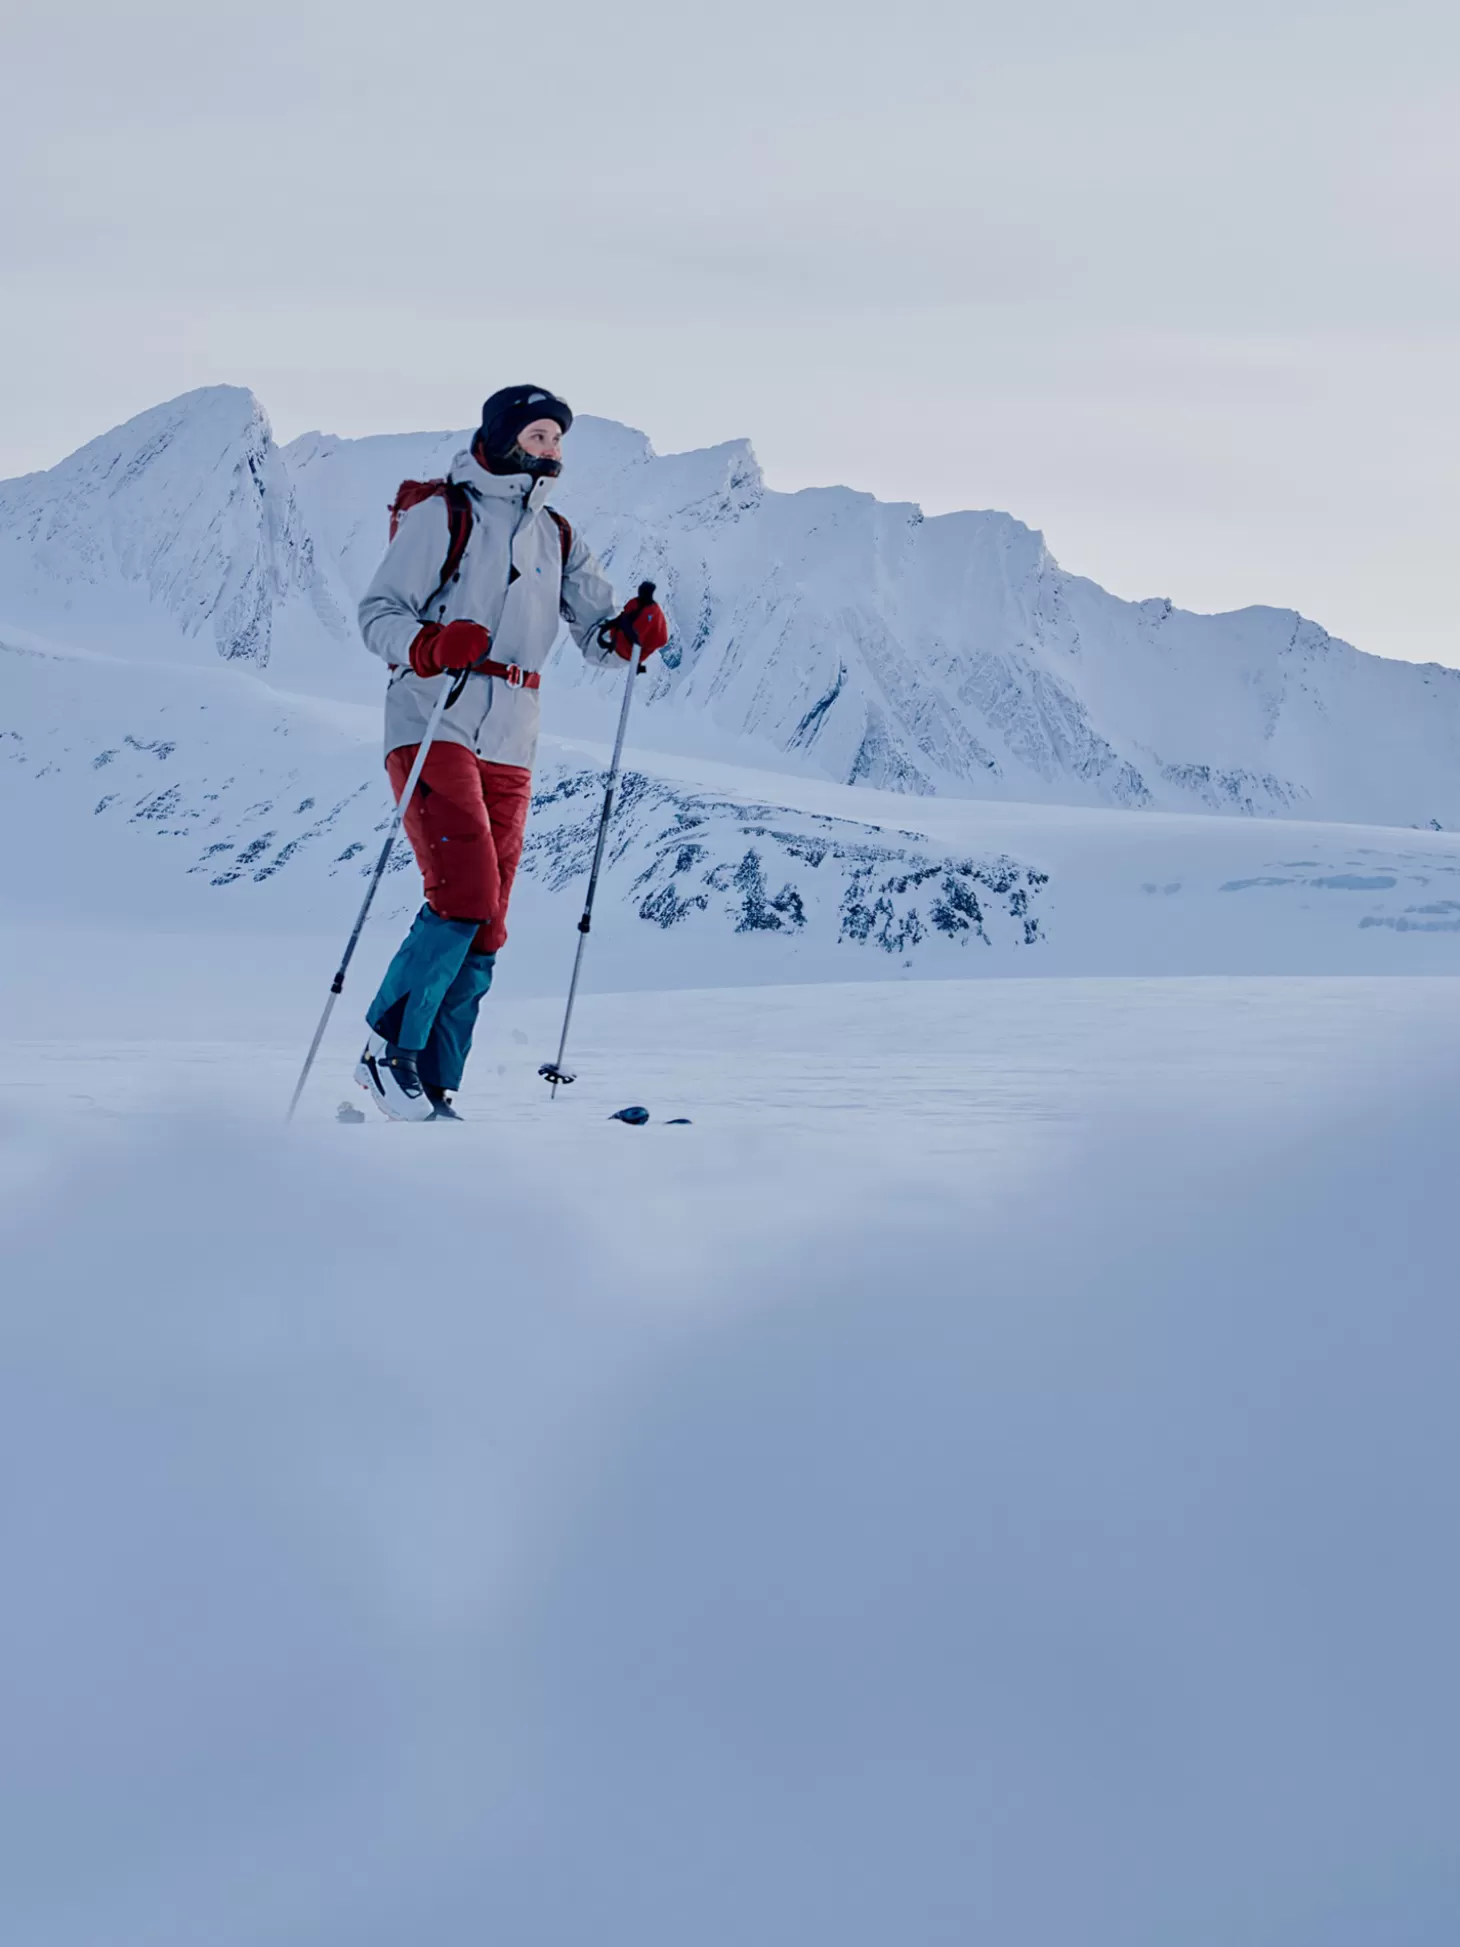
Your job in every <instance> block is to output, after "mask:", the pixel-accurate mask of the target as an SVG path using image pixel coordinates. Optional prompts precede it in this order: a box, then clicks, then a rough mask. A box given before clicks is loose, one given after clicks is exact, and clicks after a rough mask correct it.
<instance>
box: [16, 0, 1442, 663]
mask: <svg viewBox="0 0 1460 1947" xmlns="http://www.w3.org/2000/svg"><path fill="white" fill-rule="evenodd" d="M0 9H3V10H0V21H3V26H0V90H3V93H0V100H3V105H4V119H3V124H0V126H3V131H4V141H3V148H0V156H3V163H4V169H3V177H0V261H3V264H4V270H5V302H4V304H3V306H0V475H4V474H10V473H15V472H20V471H24V470H26V469H29V468H32V467H41V466H47V465H50V464H51V463H53V462H54V461H55V460H57V459H59V458H60V457H61V456H62V455H63V454H64V453H66V452H68V451H70V450H71V449H72V448H73V447H75V446H77V445H79V444H81V443H82V442H83V441H84V440H86V439H88V438H90V437H92V436H93V435H94V434H96V433H98V432H101V431H103V430H104V429H105V428H106V427H108V426H110V425H113V424H115V423H116V422H117V421H118V420H121V419H124V418H126V417H128V416H129V415H131V414H132V413H134V412H137V411H139V410H141V409H142V408H143V407H146V406H149V405H153V404H155V403H157V402H158V401H159V400H162V399H165V398H169V397H171V396H173V395H174V394H176V393H178V392H182V391H185V390H187V389H189V388H190V387H193V386H198V385H205V384H212V383H217V382H228V383H232V384H240V385H248V386H251V387H252V388H253V390H254V391H255V392H256V393H258V395H259V396H260V398H261V399H262V400H263V401H264V404H265V405H266V406H267V407H268V409H269V412H270V415H271V417H272V419H273V423H274V428H275V431H276V433H277V434H278V436H279V437H280V438H281V439H288V438H291V437H293V435H295V434H296V433H299V432H303V431H305V430H307V429H309V428H311V427H322V428H324V429H326V430H328V431H333V432H339V433H349V434H358V433H367V432H382V431H403V430H408V429H412V428H426V427H432V428H435V427H445V426H454V425H463V424H466V423H468V422H469V421H472V420H474V419H475V417H476V414H477V411H478V409H479V407H480V402H481V400H482V398H483V397H484V395H485V394H486V393H487V392H489V391H491V390H493V389H495V387H497V386H498V385H501V384H506V383H511V382H514V381H518V380H522V379H531V380H533V381H535V382H538V383H542V384H547V385H551V386H553V387H555V388H556V389H557V390H559V391H561V392H562V393H563V394H564V395H565V396H566V397H567V398H568V399H569V400H570V401H571V402H572V404H573V405H574V407H575V408H577V409H578V410H581V411H588V412H595V413H601V414H604V415H607V416H609V417H612V418H617V419H623V420H627V421H629V422H630V423H632V424H633V425H636V426H639V427H642V428H643V429H644V430H645V431H646V432H647V433H648V434H649V435H650V437H651V438H652V439H653V441H654V443H655V445H656V446H657V447H658V448H659V450H660V451H673V450H675V449H677V448H680V447H684V446H690V445H707V444H711V443H713V442H715V441H718V440H723V439H730V438H736V437H742V436H744V437H748V438H750V439H751V440H752V441H753V443H754V445H755V448H756V451H757V453H758V454H759V456H760V459H761V462H762V464H763V466H764V468H765V471H766V474H767V477H768V479H769V481H770V483H771V485H772V486H776V487H782V488H795V487H801V486H807V485H813V484H827V483H831V482H843V483H845V484H848V485H851V486H855V487H860V488H864V489H866V490H868V491H871V492H874V493H877V494H879V495H881V496H883V497H884V498H895V499H910V500H917V501H920V502H921V503H922V505H923V506H924V507H925V508H927V509H928V510H929V511H930V512H941V511H944V510H946V509H949V508H954V507H999V508H1003V509H1006V510H1007V511H1009V512H1010V513H1013V514H1016V515H1018V516H1019V518H1020V519H1022V520H1025V521H1028V522H1029V523H1030V525H1031V526H1035V527H1039V528H1041V529H1042V530H1043V531H1044V533H1045V536H1046V538H1047V540H1048V542H1049V544H1050V547H1051V548H1052V550H1053V551H1054V553H1055V554H1056V555H1057V556H1058V558H1059V559H1060V560H1061V561H1062V562H1063V563H1064V564H1065V565H1066V566H1067V567H1069V568H1071V569H1074V570H1077V571H1078V572H1080V573H1084V574H1088V575H1091V576H1093V577H1094V578H1095V579H1096V580H1098V581H1100V582H1102V583H1104V584H1105V586H1107V587H1109V588H1111V589H1113V590H1114V591H1115V592H1117V593H1119V594H1121V595H1126V596H1145V595H1169V596H1171V597H1172V598H1173V599H1174V600H1176V601H1178V602H1180V603H1182V604H1184V605H1186V606H1189V607H1195V608H1204V609H1211V608H1227V607H1236V606H1240V605H1241V604H1243V603H1246V602H1258V601H1261V602H1271V603H1274V604H1276V605H1279V606H1284V607H1287V606H1296V607H1299V608H1301V609H1303V610H1304V611H1305V612H1306V613H1307V614H1309V615H1311V616H1314V617H1315V618H1316V619H1317V620H1318V621H1320V622H1322V623H1323V624H1324V625H1325V626H1326V627H1327V628H1329V629H1331V630H1332V631H1333V632H1334V633H1335V634H1338V635H1342V636H1345V637H1347V638H1348V639H1349V640H1351V641H1353V642H1355V643H1357V644H1358V645H1359V646H1360V647H1361V648H1366V649H1372V650H1375V651H1377V652H1380V653H1383V654H1390V655H1404V656H1412V657H1422V658H1424V657H1431V658H1435V659H1437V660H1442V661H1447V662H1452V663H1456V664H1460V600H1457V592H1456V591H1457V584H1460V549H1457V546H1456V532H1457V523H1460V7H1457V6H1456V5H1455V4H1454V0H1443V4H1442V0H1383V3H1382V4H1381V0H1368V3H1367V4H1364V5H1358V4H1354V0H1328V3H1327V4H1323V5H1319V4H1316V0H1297V3H1295V4H1284V3H1283V0H1224V4H1221V5H1204V6H1201V7H1199V8H1198V7H1194V6H1191V5H1170V4H1164V5H1163V4H1154V3H1153V0H1102V3H1101V4H1076V3H1075V0H1056V4H1038V0H1035V3H1034V4H1024V5H1021V6H1017V7H1016V6H1015V5H1013V4H1006V5H1004V6H999V7H993V6H988V5H983V4H974V5H962V6H958V5H955V4H952V0H946V3H945V4H937V5H934V4H929V0H882V4H878V5H869V4H867V0H844V4H840V5H830V4H823V3H822V0H813V4H802V5H797V4H795V3H794V0H777V3H776V4H771V0H739V4H737V5H735V6H733V7H731V6H726V7H723V8H721V9H713V10H712V9H709V8H700V7H693V6H687V5H684V4H670V3H669V0H601V4H597V5H593V6H589V5H586V4H584V0H535V3H534V0H517V4H514V5H512V6H510V7H508V6H503V5H500V4H497V3H496V0H492V3H491V4H481V0H451V4H445V0H390V4H382V0H350V4H336V0H253V4H249V5H246V6H244V5H237V4H234V0H222V3H221V4H220V3H219V0H187V4H182V0H131V4H127V5H107V6H103V5H99V4H97V0H72V4H70V5H68V6H66V7H64V8H61V7H54V6H50V5H45V6H43V5H41V4H39V3H38V0H25V4H20V5H18V4H16V0H0ZM570 457H571V455H570Z"/></svg>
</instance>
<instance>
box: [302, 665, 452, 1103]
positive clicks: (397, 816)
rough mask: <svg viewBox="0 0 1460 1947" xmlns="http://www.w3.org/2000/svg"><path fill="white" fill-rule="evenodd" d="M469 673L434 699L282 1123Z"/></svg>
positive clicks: (321, 1036) (316, 1049)
mask: <svg viewBox="0 0 1460 1947" xmlns="http://www.w3.org/2000/svg"><path fill="white" fill-rule="evenodd" d="M470 674H471V671H470V670H469V669H463V670H459V671H458V672H457V676H456V681H455V682H454V683H452V684H451V685H450V686H449V687H448V688H445V689H443V690H442V692H441V694H440V695H439V696H438V697H437V699H436V707H435V708H434V709H433V710H432V712H431V716H430V721H429V722H428V723H427V725H426V734H425V735H424V736H423V737H422V739H421V745H420V749H419V750H418V751H417V752H416V761H415V763H414V764H412V766H411V769H410V775H409V776H408V777H407V778H406V788H405V789H404V791H402V792H401V794H400V798H399V800H398V802H397V804H396V807H395V812H394V815H393V816H392V818H391V821H390V828H389V830H388V831H387V832H386V834H385V843H384V844H383V845H382V846H381V848H380V857H379V858H378V859H377V860H376V861H375V870H374V871H373V872H372V873H371V875H370V883H369V885H368V886H367V887H366V888H365V897H364V899H363V900H361V902H360V911H359V915H358V917H357V918H356V920H355V926H354V930H353V931H352V932H351V934H350V937H349V939H348V940H347V941H346V942H345V951H344V953H343V955H342V956H341V958H340V966H339V972H338V973H337V974H336V975H335V977H334V979H333V980H332V981H331V982H330V993H329V999H328V1000H327V1001H326V1002H325V1004H324V1013H323V1014H321V1015H320V1017H319V1026H318V1027H317V1028H316V1029H315V1030H314V1039H313V1041H311V1042H310V1044H309V1053H308V1054H307V1055H306V1056H305V1057H304V1066H303V1068H301V1069H300V1071H299V1080H298V1081H297V1082H296V1083H295V1084H294V1093H293V1095H292V1096H291V1097H290V1100H289V1113H288V1114H287V1115H286V1116H285V1118H284V1120H285V1122H286V1123H289V1122H292V1121H293V1120H294V1111H295V1110H296V1109H297V1108H298V1107H299V1098H300V1096H301V1095H302V1094H303V1093H304V1084H305V1083H306V1082H307V1081H308V1080H309V1071H310V1069H311V1068H313V1066H314V1058H315V1056H316V1055H317V1054H318V1053H319V1044H320V1042H321V1041H323V1040H324V1031H325V1029H326V1028H327V1027H328V1026H329V1018H330V1015H331V1014H332V1013H333V1012H334V1007H335V1002H336V1001H337V1000H338V999H339V998H340V995H341V994H342V993H343V992H344V990H345V973H346V970H347V969H348V967H349V965H350V962H351V960H352V959H353V958H354V955H355V948H356V947H357V946H358V945H359V942H360V935H361V933H362V932H363V931H364V927H365V916H366V914H367V913H368V912H369V911H370V906H371V902H372V901H373V899H374V898H375V895H376V893H377V891H378V890H379V888H380V881H381V880H382V879H383V878H384V876H385V868H386V866H387V865H388V864H389V862H390V855H391V852H392V851H393V850H394V848H395V841H396V839H397V837H398V836H399V834H400V828H401V821H402V819H403V818H404V817H405V815H406V808H407V806H408V805H409V804H410V802H411V799H412V797H413V796H414V795H415V789H416V786H417V785H418V784H419V783H420V781H421V772H422V770H423V769H424V768H425V763H426V753H427V751H428V750H430V748H431V744H432V741H433V739H434V738H435V735H436V731H437V729H438V727H439V726H440V723H441V719H442V717H443V716H445V714H446V712H447V711H448V710H449V709H450V708H451V706H452V704H453V703H455V701H456V699H457V698H458V697H459V696H460V695H461V692H462V691H463V690H464V689H465V688H466V679H467V677H468V676H470Z"/></svg>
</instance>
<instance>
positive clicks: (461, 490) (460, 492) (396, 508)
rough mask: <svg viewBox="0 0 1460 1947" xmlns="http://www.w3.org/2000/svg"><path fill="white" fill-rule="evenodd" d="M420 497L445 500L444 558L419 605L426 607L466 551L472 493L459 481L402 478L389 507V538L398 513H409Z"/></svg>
mask: <svg viewBox="0 0 1460 1947" xmlns="http://www.w3.org/2000/svg"><path fill="white" fill-rule="evenodd" d="M423 500H444V501H445V503H446V559H445V560H444V561H443V562H442V564H441V573H440V574H439V575H438V576H437V578H436V586H435V588H434V589H433V590H432V591H431V593H430V595H429V596H428V597H427V598H426V600H425V602H424V603H423V604H422V607H424V608H429V607H430V605H431V603H432V602H434V601H435V600H436V598H437V596H438V595H439V594H440V593H441V591H442V589H443V588H444V587H445V586H446V584H447V583H448V582H449V581H450V580H451V578H452V576H453V575H455V573H456V571H457V569H458V568H459V567H460V566H461V557H462V556H463V555H464V554H465V553H466V544H467V542H468V541H469V540H470V539H471V523H472V511H471V495H470V494H469V493H468V492H467V490H466V488H465V487H464V486H463V485H462V484H461V482H460V481H459V480H402V481H401V483H400V486H399V487H398V488H397V490H396V496H395V499H394V501H393V502H392V503H391V509H390V538H391V540H392V541H393V540H394V539H395V537H396V531H397V529H398V528H399V526H400V519H401V515H402V514H408V513H409V512H410V510H411V509H412V508H413V507H419V506H420V504H421V502H422V501H423Z"/></svg>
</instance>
